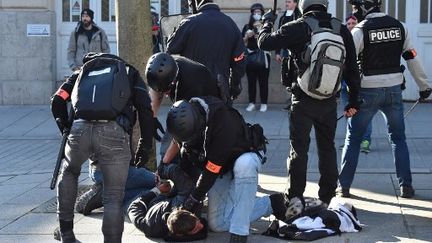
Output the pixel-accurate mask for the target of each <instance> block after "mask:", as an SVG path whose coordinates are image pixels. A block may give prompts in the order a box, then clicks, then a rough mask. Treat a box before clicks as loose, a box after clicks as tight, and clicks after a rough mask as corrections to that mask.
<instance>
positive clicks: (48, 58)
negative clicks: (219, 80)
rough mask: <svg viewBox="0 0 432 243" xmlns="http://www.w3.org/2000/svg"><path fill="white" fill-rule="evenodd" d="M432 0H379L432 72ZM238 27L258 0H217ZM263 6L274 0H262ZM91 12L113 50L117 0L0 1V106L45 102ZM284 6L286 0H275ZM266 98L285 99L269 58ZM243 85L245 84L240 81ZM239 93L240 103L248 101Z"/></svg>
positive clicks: (165, 9) (338, 11)
mask: <svg viewBox="0 0 432 243" xmlns="http://www.w3.org/2000/svg"><path fill="white" fill-rule="evenodd" d="M431 1H432V0H409V1H408V0H383V2H384V8H385V11H386V12H387V13H389V14H390V15H392V16H394V17H396V18H398V19H400V20H401V21H403V22H404V23H405V25H406V26H407V27H408V28H409V31H410V35H411V37H412V39H413V41H414V43H415V46H416V49H417V52H418V53H419V56H420V57H421V59H422V60H423V64H424V65H425V69H426V72H427V74H428V76H429V77H432V69H431V68H429V66H430V65H431V63H432V55H431V54H432V3H431ZM215 2H216V3H218V4H219V5H220V6H221V7H222V9H223V11H224V12H225V13H227V14H228V15H230V16H231V17H232V18H233V19H234V21H235V22H236V23H237V24H238V26H239V28H242V27H243V25H244V24H245V23H247V21H248V18H249V6H250V5H252V4H253V3H255V2H258V1H256V0H242V1H232V0H215ZM151 3H152V6H153V7H154V8H155V9H156V11H157V12H159V13H160V15H161V16H165V15H170V14H178V13H181V12H186V11H187V0H151ZM261 3H262V4H263V5H264V7H265V8H271V7H272V6H271V5H272V4H273V1H270V0H262V1H261ZM87 7H88V8H91V9H93V10H94V12H95V18H94V21H95V22H96V24H98V25H99V26H101V27H102V28H103V29H104V30H105V31H106V32H107V35H108V39H109V42H110V46H111V51H112V53H114V54H115V53H116V52H117V51H116V34H115V0H32V1H26V0H2V1H0V23H1V24H0V105H10V104H47V103H48V102H49V99H50V96H51V94H52V93H53V92H54V91H55V89H56V86H57V85H58V82H61V80H64V78H65V77H66V76H68V75H70V73H71V71H70V70H69V68H68V65H67V61H66V53H67V45H68V41H69V36H70V33H71V32H72V30H73V29H74V28H75V26H76V23H77V21H78V20H79V18H80V13H81V10H82V9H83V8H87ZM278 7H279V9H284V0H279V2H278ZM350 10H351V9H350V6H349V5H348V4H347V1H346V0H330V5H329V11H330V12H331V13H332V14H334V15H335V16H336V17H338V18H340V19H344V18H345V16H346V15H347V14H348V13H349V12H350ZM271 68H272V70H271V75H270V87H269V93H270V96H269V102H270V103H284V102H285V101H286V98H287V97H286V94H285V91H284V88H283V87H282V86H281V85H280V83H279V72H280V68H279V65H278V64H277V63H276V62H275V61H272V66H271ZM407 79H408V81H407V90H406V91H405V92H404V98H405V99H410V100H414V99H416V98H418V89H417V86H416V85H415V83H414V82H412V77H411V76H410V75H409V74H407ZM243 87H244V89H247V85H246V81H245V80H244V85H243ZM246 93H247V92H243V94H242V96H241V97H240V102H245V101H246Z"/></svg>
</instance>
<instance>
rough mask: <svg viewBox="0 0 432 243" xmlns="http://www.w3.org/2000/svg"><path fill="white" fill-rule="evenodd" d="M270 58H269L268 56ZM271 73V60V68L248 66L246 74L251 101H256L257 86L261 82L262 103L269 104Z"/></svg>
mask: <svg viewBox="0 0 432 243" xmlns="http://www.w3.org/2000/svg"><path fill="white" fill-rule="evenodd" d="M268 60H269V58H268ZM269 74H270V61H269V68H265V67H262V68H253V67H250V66H246V76H247V80H248V91H249V103H254V104H255V102H256V92H257V90H256V86H257V81H258V83H259V89H260V98H261V104H267V100H268V80H269Z"/></svg>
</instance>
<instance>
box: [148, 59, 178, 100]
mask: <svg viewBox="0 0 432 243" xmlns="http://www.w3.org/2000/svg"><path fill="white" fill-rule="evenodd" d="M177 73H178V66H177V63H176V61H175V60H174V58H173V57H172V56H171V55H169V54H167V53H164V52H159V53H156V54H154V55H153V56H151V57H150V58H149V60H148V62H147V67H146V70H145V76H146V78H147V82H148V85H149V86H150V87H151V88H152V89H153V90H155V91H157V92H164V93H165V92H167V91H169V90H170V89H171V88H172V87H171V86H172V84H173V81H174V80H175V78H176V77H177Z"/></svg>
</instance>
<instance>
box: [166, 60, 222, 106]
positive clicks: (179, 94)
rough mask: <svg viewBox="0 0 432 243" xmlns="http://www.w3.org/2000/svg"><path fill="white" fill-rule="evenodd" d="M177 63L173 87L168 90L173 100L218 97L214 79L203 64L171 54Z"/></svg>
mask: <svg viewBox="0 0 432 243" xmlns="http://www.w3.org/2000/svg"><path fill="white" fill-rule="evenodd" d="M173 58H174V60H175V61H176V63H177V65H178V68H179V69H178V75H177V78H176V81H175V82H176V84H175V88H173V89H171V90H170V98H171V100H172V101H173V102H175V101H178V100H189V99H191V98H192V97H197V96H213V97H217V98H220V93H219V89H218V86H217V81H216V79H214V78H213V76H212V75H211V73H210V71H209V70H208V68H207V67H205V66H204V65H203V64H201V63H198V62H195V61H192V60H191V59H188V58H185V57H182V56H173Z"/></svg>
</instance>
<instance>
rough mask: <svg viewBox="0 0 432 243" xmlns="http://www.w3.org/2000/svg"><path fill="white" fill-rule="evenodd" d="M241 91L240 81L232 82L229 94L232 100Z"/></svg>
mask: <svg viewBox="0 0 432 243" xmlns="http://www.w3.org/2000/svg"><path fill="white" fill-rule="evenodd" d="M241 92H242V86H241V83H239V84H238V85H234V84H232V85H231V86H230V96H231V99H232V100H235V99H237V97H238V96H239V95H240V93H241Z"/></svg>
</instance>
